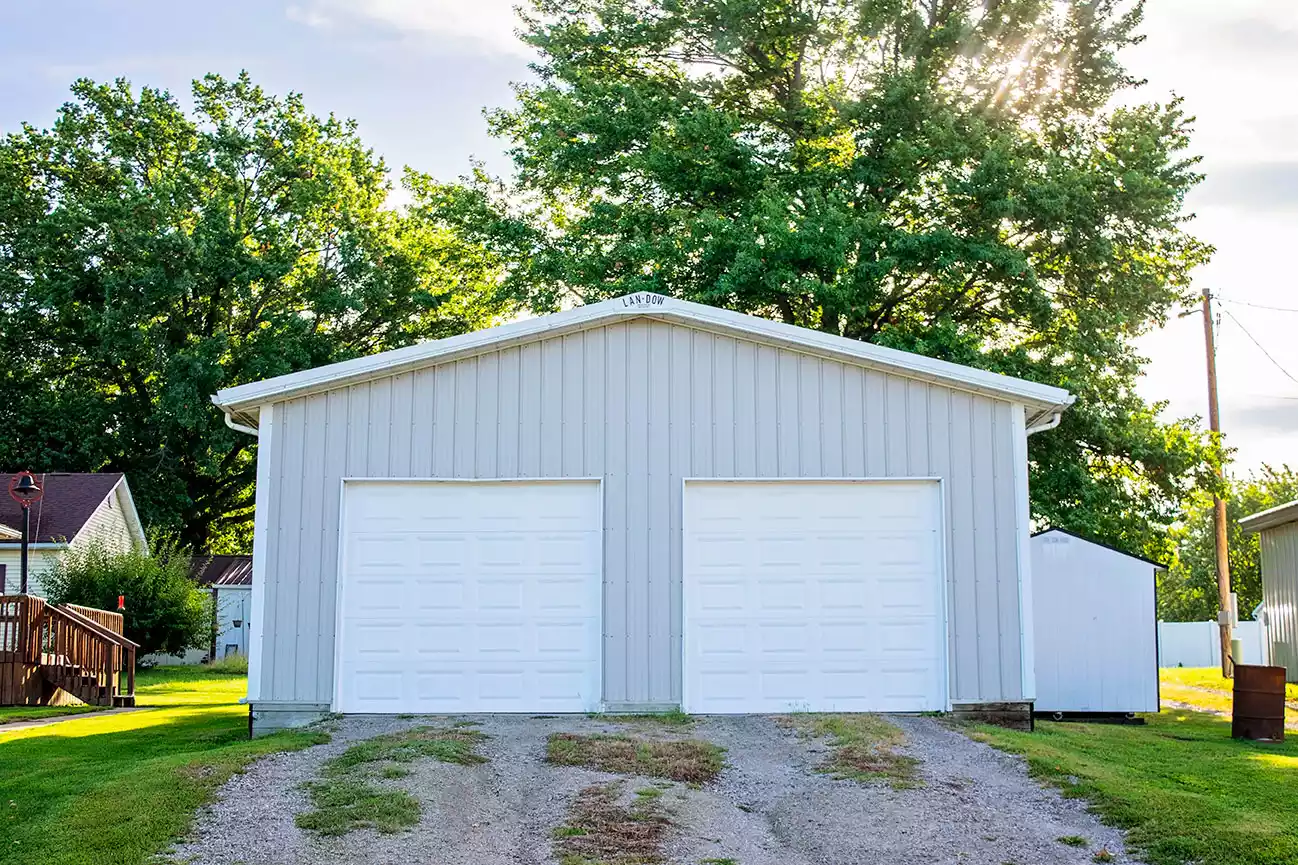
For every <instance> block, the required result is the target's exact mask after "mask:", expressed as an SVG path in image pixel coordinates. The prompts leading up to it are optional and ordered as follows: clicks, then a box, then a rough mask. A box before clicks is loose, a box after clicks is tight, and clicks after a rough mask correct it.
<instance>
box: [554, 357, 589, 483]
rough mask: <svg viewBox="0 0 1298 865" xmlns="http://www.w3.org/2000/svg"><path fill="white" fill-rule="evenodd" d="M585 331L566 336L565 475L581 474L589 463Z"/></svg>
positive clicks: (562, 445) (561, 466)
mask: <svg viewBox="0 0 1298 865" xmlns="http://www.w3.org/2000/svg"><path fill="white" fill-rule="evenodd" d="M585 342H586V341H585V335H584V334H581V333H574V334H569V335H568V336H565V337H564V338H563V417H562V424H563V431H562V433H561V441H560V446H559V447H560V459H559V473H560V474H562V475H564V476H565V477H573V476H574V475H580V474H581V473H582V471H583V466H584V465H585V459H584V456H583V454H582V451H583V449H584V446H585V443H586V434H585V407H584V405H583V403H584V402H585V384H584V381H583V379H584V376H583V370H584V367H585V362H584V361H585V356H586V345H585Z"/></svg>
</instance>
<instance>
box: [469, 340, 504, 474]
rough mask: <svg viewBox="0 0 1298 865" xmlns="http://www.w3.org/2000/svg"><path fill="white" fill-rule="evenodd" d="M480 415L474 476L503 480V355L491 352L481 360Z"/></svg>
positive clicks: (479, 368)
mask: <svg viewBox="0 0 1298 865" xmlns="http://www.w3.org/2000/svg"><path fill="white" fill-rule="evenodd" d="M475 390H476V391H477V395H478V396H477V399H478V415H477V417H476V418H475V419H474V421H475V429H476V430H477V436H476V438H477V444H476V445H475V447H474V450H475V455H474V466H473V476H474V477H475V478H494V477H499V475H498V474H497V470H496V462H497V459H498V458H499V455H500V452H499V449H498V447H497V437H498V434H499V430H500V416H499V411H500V353H499V352H495V351H493V352H491V353H489V354H484V355H482V357H480V358H478V381H477V385H476V387H475Z"/></svg>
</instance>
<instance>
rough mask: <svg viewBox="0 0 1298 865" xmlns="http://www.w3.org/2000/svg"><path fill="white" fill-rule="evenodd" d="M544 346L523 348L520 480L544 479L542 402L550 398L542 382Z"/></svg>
mask: <svg viewBox="0 0 1298 865" xmlns="http://www.w3.org/2000/svg"><path fill="white" fill-rule="evenodd" d="M541 358H542V348H541V343H539V342H533V343H529V344H527V345H524V346H521V347H520V348H519V358H518V364H519V375H518V406H519V408H518V476H519V477H522V478H535V477H540V475H541V402H542V401H543V400H544V399H545V398H546V393H545V391H544V388H545V383H544V382H543V381H542V379H541V363H542V361H541Z"/></svg>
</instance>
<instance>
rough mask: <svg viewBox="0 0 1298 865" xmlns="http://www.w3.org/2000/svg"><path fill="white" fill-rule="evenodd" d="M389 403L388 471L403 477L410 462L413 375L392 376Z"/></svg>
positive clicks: (394, 475)
mask: <svg viewBox="0 0 1298 865" xmlns="http://www.w3.org/2000/svg"><path fill="white" fill-rule="evenodd" d="M390 405H391V412H392V415H391V416H392V422H391V427H390V429H389V431H388V461H389V465H388V472H389V473H390V474H391V475H392V476H393V477H403V476H407V475H409V474H410V464H411V455H410V443H411V439H412V436H411V427H412V426H413V423H414V419H413V417H412V413H413V412H414V408H415V399H414V377H413V376H411V375H410V374H408V373H407V374H404V375H398V376H393V377H392V391H391V394H390Z"/></svg>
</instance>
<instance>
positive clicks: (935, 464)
mask: <svg viewBox="0 0 1298 865" xmlns="http://www.w3.org/2000/svg"><path fill="white" fill-rule="evenodd" d="M928 452H929V473H930V474H931V475H932V476H933V477H938V478H946V479H948V480H947V482H946V483H945V484H944V485H943V487H944V489H943V496H942V525H943V526H945V527H946V543H945V544H943V545H942V546H943V549H944V553H945V567H946V597H947V626H946V636H947V658H948V669H947V678H948V679H950V680H951V693H952V694H955V693H956V692H957V690H958V689H957V687H956V683H955V681H954V679H955V676H956V672H957V670H956V664H955V656H956V650H957V648H958V646H957V644H956V638H955V628H954V627H953V624H954V622H955V610H954V609H953V606H954V598H955V597H956V593H955V544H954V543H953V542H952V500H951V499H952V496H951V484H950V480H949V479H950V477H951V391H949V390H947V389H946V388H940V387H935V388H931V389H930V390H929V394H928Z"/></svg>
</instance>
